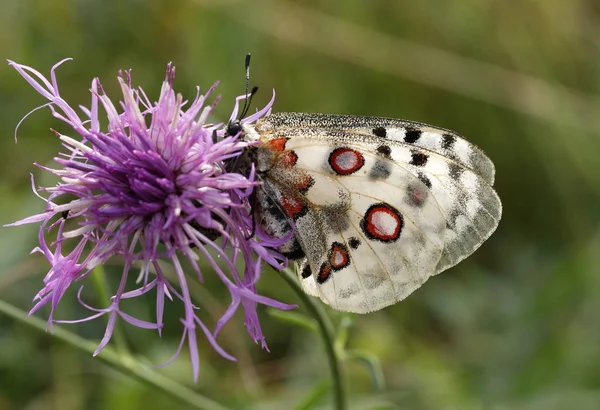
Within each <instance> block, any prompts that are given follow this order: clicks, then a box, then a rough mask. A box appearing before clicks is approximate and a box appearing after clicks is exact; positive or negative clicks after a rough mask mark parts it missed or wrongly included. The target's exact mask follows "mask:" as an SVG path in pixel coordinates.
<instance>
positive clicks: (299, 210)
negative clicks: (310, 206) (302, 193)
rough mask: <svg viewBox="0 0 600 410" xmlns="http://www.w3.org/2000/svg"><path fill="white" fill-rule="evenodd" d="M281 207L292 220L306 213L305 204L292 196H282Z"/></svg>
mask: <svg viewBox="0 0 600 410" xmlns="http://www.w3.org/2000/svg"><path fill="white" fill-rule="evenodd" d="M281 207H282V208H283V210H284V211H285V212H286V213H287V214H288V216H289V217H290V218H292V219H296V218H299V217H301V216H302V215H304V213H305V212H306V204H305V203H304V202H302V200H300V198H298V197H294V196H286V195H284V196H282V198H281Z"/></svg>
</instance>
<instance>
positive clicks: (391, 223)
mask: <svg viewBox="0 0 600 410" xmlns="http://www.w3.org/2000/svg"><path fill="white" fill-rule="evenodd" d="M403 225H404V218H403V217H402V214H401V213H400V212H399V211H398V210H397V209H396V208H394V207H393V206H391V205H388V204H386V203H383V202H382V203H378V204H373V205H371V206H370V207H369V209H367V212H365V214H364V216H363V219H362V220H361V221H360V227H361V229H362V231H363V232H364V234H365V235H366V236H367V238H369V239H373V240H376V241H381V242H394V241H397V240H398V239H399V238H400V233H401V232H402V227H403Z"/></svg>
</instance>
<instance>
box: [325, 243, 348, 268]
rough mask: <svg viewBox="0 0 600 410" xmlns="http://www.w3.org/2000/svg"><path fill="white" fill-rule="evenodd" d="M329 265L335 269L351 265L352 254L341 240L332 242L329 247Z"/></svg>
mask: <svg viewBox="0 0 600 410" xmlns="http://www.w3.org/2000/svg"><path fill="white" fill-rule="evenodd" d="M329 265H331V269H333V270H334V271H336V270H340V269H343V268H345V267H346V266H348V265H350V255H349V254H348V248H346V245H343V244H341V243H339V242H334V243H332V244H331V248H330V249H329Z"/></svg>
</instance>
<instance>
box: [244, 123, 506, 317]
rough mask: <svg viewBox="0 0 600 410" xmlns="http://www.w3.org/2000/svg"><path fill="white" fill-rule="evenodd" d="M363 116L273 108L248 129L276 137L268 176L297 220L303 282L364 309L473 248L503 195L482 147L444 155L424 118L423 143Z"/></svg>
mask: <svg viewBox="0 0 600 410" xmlns="http://www.w3.org/2000/svg"><path fill="white" fill-rule="evenodd" d="M331 118H333V119H331ZM361 119H362V117H361V118H355V117H347V116H323V115H312V114H274V115H272V116H270V117H267V118H266V119H265V120H263V121H262V122H259V124H257V127H256V130H257V132H258V133H259V134H260V135H261V141H263V142H264V143H265V144H264V146H268V145H269V144H270V145H273V146H274V145H277V146H278V147H279V151H278V153H277V154H276V156H277V157H278V158H280V160H276V161H274V162H273V161H272V162H271V164H275V165H274V166H273V165H269V166H267V168H269V171H268V172H267V173H266V175H267V178H266V181H267V183H266V185H267V186H268V189H269V190H270V191H272V192H275V196H276V197H277V198H276V202H278V203H280V204H282V207H283V208H285V209H286V212H287V214H288V216H289V217H290V218H291V219H293V220H294V221H295V225H296V231H295V232H296V233H295V241H296V242H297V244H298V246H299V247H300V248H301V249H302V250H303V251H304V253H305V254H306V260H304V261H301V263H300V266H299V274H300V276H301V277H302V278H304V279H303V285H304V287H305V290H306V291H307V293H309V294H313V295H317V296H319V297H321V299H323V300H324V301H325V302H327V303H329V304H330V305H332V306H333V307H335V308H337V309H341V310H346V311H353V312H361V313H363V312H369V311H373V310H378V309H381V308H383V307H385V306H387V305H390V304H392V303H395V302H397V301H398V300H401V299H403V298H404V297H406V296H407V295H408V294H410V293H411V292H412V291H414V290H415V289H416V288H417V287H419V286H420V285H421V284H422V283H423V282H424V281H425V280H426V279H427V278H428V277H429V276H432V275H434V274H436V273H439V272H441V271H443V270H445V269H447V268H448V267H450V266H452V265H454V264H456V263H457V262H458V261H460V260H461V259H463V258H465V257H466V256H468V255H469V254H471V253H472V252H473V251H474V250H475V249H476V248H477V247H478V246H479V245H480V244H481V243H482V242H483V241H484V240H485V239H486V238H487V237H488V236H489V235H490V234H491V233H492V232H493V230H494V229H495V228H496V226H497V224H498V221H499V218H500V213H501V205H500V201H499V200H498V197H497V195H496V194H495V192H494V190H493V189H492V188H491V185H490V181H492V180H493V166H492V165H485V166H484V165H482V164H488V163H489V164H491V162H490V161H489V159H487V157H485V155H484V154H483V153H481V151H478V150H477V149H476V148H473V147H472V146H470V145H468V146H467V145H465V147H466V148H464V149H462V152H466V151H468V150H470V151H471V152H475V153H476V154H471V156H472V157H473V156H479V157H480V158H479V159H478V160H473V159H471V160H469V161H467V159H468V158H467V157H466V156H465V155H462V154H461V156H460V159H461V160H460V161H458V160H456V159H452V158H449V157H447V156H444V155H443V154H444V153H447V152H446V151H443V150H447V149H448V147H447V145H448V144H446V147H445V148H444V144H443V143H442V142H440V141H443V139H444V138H447V137H445V136H444V135H446V132H445V130H444V133H442V132H441V131H439V132H438V133H437V138H438V140H439V141H438V142H435V141H434V137H435V135H433V134H434V132H433V131H432V130H435V129H434V128H432V127H430V128H429V129H428V131H427V132H428V133H429V134H430V135H429V136H428V137H427V138H428V139H429V141H424V142H423V144H422V145H423V146H425V145H427V146H429V147H430V148H431V149H426V148H424V147H423V146H419V145H415V144H413V143H408V142H406V141H404V142H402V141H400V140H399V138H397V139H390V138H383V137H382V136H381V135H376V134H373V133H370V134H369V133H367V132H366V131H365V130H367V129H369V128H370V127H371V126H374V124H382V122H381V121H389V120H384V119H370V120H369V121H371V123H369V124H367V125H366V126H363V127H359V126H357V124H358V123H359V122H360V120H361ZM378 121H379V122H378ZM394 121H397V123H396V124H394V126H397V127H398V128H395V130H396V131H395V132H396V133H397V134H398V135H400V133H401V129H403V130H404V133H405V135H407V134H408V133H413V135H412V137H411V138H410V139H411V140H414V139H415V138H414V137H415V135H414V132H415V130H414V129H412V128H411V129H409V128H401V127H400V126H399V125H398V124H400V123H401V122H400V121H398V120H394ZM346 123H349V125H345V124H346ZM331 124H334V125H331ZM410 124H411V126H412V127H414V126H415V124H414V123H410ZM379 126H381V127H383V125H379ZM388 128H389V127H388ZM422 132H425V131H422ZM378 133H380V132H379V131H378ZM419 139H420V138H417V139H416V140H419ZM274 141H277V143H274ZM456 141H458V140H456ZM425 142H426V143H425ZM461 144H463V145H464V144H468V143H467V142H466V141H465V140H463V139H461V143H460V144H457V146H461ZM454 156H455V157H457V158H458V157H459V155H458V154H456V155H454ZM281 158H283V159H285V160H283V161H282V160H281ZM290 158H291V159H293V160H290ZM267 162H269V161H260V160H259V161H258V163H259V167H260V164H261V163H262V164H263V165H264V164H266V163H267ZM467 165H469V166H467ZM474 169H478V170H484V171H485V172H484V173H485V177H484V176H481V175H479V174H477V173H476V172H475V170H474ZM294 181H303V182H302V183H301V184H300V186H297V185H298V183H297V182H294ZM295 184H296V185H295ZM290 204H291V205H290ZM300 210H301V211H300Z"/></svg>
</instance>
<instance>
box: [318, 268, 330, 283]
mask: <svg viewBox="0 0 600 410" xmlns="http://www.w3.org/2000/svg"><path fill="white" fill-rule="evenodd" d="M330 277H331V266H329V264H328V263H326V262H323V264H322V265H321V269H319V274H318V275H317V283H318V284H319V285H322V284H323V283H325V282H327V279H329V278H330Z"/></svg>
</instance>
